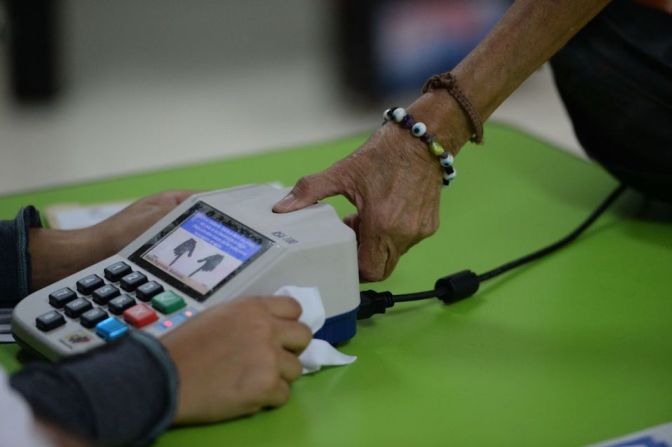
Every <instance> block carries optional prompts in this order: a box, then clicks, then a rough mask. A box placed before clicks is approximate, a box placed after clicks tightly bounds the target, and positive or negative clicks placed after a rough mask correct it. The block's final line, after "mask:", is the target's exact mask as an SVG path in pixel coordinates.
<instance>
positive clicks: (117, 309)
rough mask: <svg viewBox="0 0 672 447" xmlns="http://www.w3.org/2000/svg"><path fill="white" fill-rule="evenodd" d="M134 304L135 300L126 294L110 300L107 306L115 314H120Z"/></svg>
mask: <svg viewBox="0 0 672 447" xmlns="http://www.w3.org/2000/svg"><path fill="white" fill-rule="evenodd" d="M133 306H135V300H134V299H133V298H131V297H130V296H128V295H121V296H118V297H116V298H115V299H113V300H112V301H110V302H109V303H108V305H107V307H108V308H109V309H110V312H112V313H113V314H115V315H121V314H123V313H124V311H125V310H126V309H128V308H129V307H133Z"/></svg>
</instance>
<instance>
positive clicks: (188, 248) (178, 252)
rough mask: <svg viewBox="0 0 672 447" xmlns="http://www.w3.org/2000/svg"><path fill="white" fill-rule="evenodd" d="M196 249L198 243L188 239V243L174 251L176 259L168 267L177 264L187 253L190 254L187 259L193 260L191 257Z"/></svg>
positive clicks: (183, 243) (185, 242) (182, 244)
mask: <svg viewBox="0 0 672 447" xmlns="http://www.w3.org/2000/svg"><path fill="white" fill-rule="evenodd" d="M194 248H196V241H195V240H194V239H187V240H186V241H184V242H182V243H181V244H180V245H178V246H177V247H175V249H174V250H173V253H174V254H175V259H173V262H171V263H170V264H168V265H173V264H175V263H176V262H177V260H178V259H180V258H181V257H182V255H183V254H185V253H187V252H189V254H188V255H187V257H189V258H191V255H193V254H194Z"/></svg>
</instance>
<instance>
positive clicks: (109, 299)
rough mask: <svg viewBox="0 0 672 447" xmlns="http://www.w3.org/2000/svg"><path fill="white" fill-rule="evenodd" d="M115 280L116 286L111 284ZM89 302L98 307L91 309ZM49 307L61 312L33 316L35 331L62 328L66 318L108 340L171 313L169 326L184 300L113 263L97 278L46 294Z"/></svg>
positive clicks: (94, 276) (93, 277)
mask: <svg viewBox="0 0 672 447" xmlns="http://www.w3.org/2000/svg"><path fill="white" fill-rule="evenodd" d="M103 277H104V278H105V279H103ZM117 281H118V284H112V283H116V282H117ZM78 292H79V294H78ZM123 292H127V293H123ZM80 295H84V296H80ZM136 298H137V300H136ZM140 301H144V302H146V303H147V304H144V303H141V302H140ZM93 303H96V304H97V305H98V306H100V307H94V305H93ZM49 304H50V305H51V306H53V307H55V308H57V309H62V311H61V312H59V311H56V310H52V311H50V312H47V313H45V314H43V315H40V316H39V317H37V318H36V319H35V325H36V326H37V328H38V329H39V330H41V331H43V332H47V331H50V330H52V329H55V328H58V327H60V326H63V325H65V324H67V320H66V319H65V316H67V317H70V318H77V319H79V324H81V325H82V326H83V327H84V328H87V329H93V330H95V332H96V333H97V334H98V335H99V336H100V337H101V338H103V339H105V340H106V341H111V340H114V339H116V338H119V337H120V336H122V335H123V334H125V333H126V332H128V328H129V326H133V327H136V328H142V327H145V326H148V325H150V324H152V323H155V322H157V321H158V320H159V319H160V318H161V314H174V315H173V316H172V317H171V320H170V321H166V323H170V325H168V324H166V325H165V327H166V328H170V327H172V326H173V325H174V324H176V322H177V320H175V321H173V319H172V318H173V317H174V318H177V317H178V316H180V315H181V314H179V315H178V313H177V312H178V311H180V309H183V308H184V307H185V306H186V301H185V300H184V298H183V297H181V296H180V295H178V294H177V293H175V292H173V291H170V290H168V291H167V290H165V288H164V286H163V285H161V284H160V283H159V282H158V281H150V280H149V279H148V278H147V276H146V275H144V274H143V273H141V272H139V271H133V269H132V268H131V267H130V266H129V264H127V263H125V262H116V263H114V264H112V265H109V266H107V267H106V268H105V269H104V270H103V274H102V275H100V276H99V275H97V274H92V275H88V276H85V277H83V278H80V279H79V280H78V281H77V282H76V283H75V287H72V286H71V287H63V288H61V289H58V290H55V291H54V292H52V293H50V294H49ZM110 314H112V315H110ZM114 315H118V316H119V317H118V318H115V317H114ZM181 318H183V319H184V318H186V317H181Z"/></svg>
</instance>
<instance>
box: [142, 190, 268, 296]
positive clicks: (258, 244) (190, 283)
mask: <svg viewBox="0 0 672 447" xmlns="http://www.w3.org/2000/svg"><path fill="white" fill-rule="evenodd" d="M271 244H272V242H271V241H270V240H269V239H267V238H265V237H264V236H262V235H260V234H259V233H257V232H256V231H254V230H252V229H250V228H249V227H247V226H245V225H243V224H241V223H240V222H238V221H236V220H234V219H232V218H231V217H229V216H227V215H225V214H223V213H221V212H219V211H217V210H216V209H214V208H212V207H211V206H209V205H206V204H205V203H203V202H199V203H197V204H196V205H195V206H194V207H192V208H191V209H190V210H189V211H187V212H186V213H184V214H183V215H182V216H180V217H179V218H178V219H176V220H175V221H174V222H172V223H171V225H169V226H168V227H166V228H165V229H164V230H162V231H161V232H160V233H159V234H158V235H156V236H155V237H154V238H152V239H151V240H150V241H149V242H148V243H147V244H145V245H143V247H142V248H141V249H140V250H138V251H136V252H135V253H133V255H131V258H130V259H131V260H132V261H134V262H136V263H137V264H139V265H141V266H142V267H144V268H146V269H147V270H149V271H151V272H152V273H154V274H155V275H157V276H159V277H160V278H161V279H163V280H165V281H166V282H168V283H170V284H171V285H173V286H175V287H177V288H179V289H181V290H183V291H185V292H187V293H189V294H190V295H191V296H193V297H194V298H196V299H200V300H203V299H205V298H207V297H208V296H210V295H211V294H212V293H213V292H214V291H215V290H216V289H217V288H219V287H220V286H222V285H223V284H224V283H225V282H226V281H228V280H229V279H230V278H232V277H233V276H234V275H235V274H236V273H238V272H240V271H241V270H242V269H243V268H244V267H245V266H246V265H247V264H249V263H250V262H251V261H252V260H253V259H254V258H256V257H257V256H259V255H260V254H261V253H262V252H263V251H265V250H266V249H267V248H268V246H270V245H271Z"/></svg>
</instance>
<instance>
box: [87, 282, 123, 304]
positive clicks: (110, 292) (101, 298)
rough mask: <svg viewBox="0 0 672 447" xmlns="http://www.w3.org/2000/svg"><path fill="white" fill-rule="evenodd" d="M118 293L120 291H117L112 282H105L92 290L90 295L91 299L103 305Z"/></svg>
mask: <svg viewBox="0 0 672 447" xmlns="http://www.w3.org/2000/svg"><path fill="white" fill-rule="evenodd" d="M120 294H121V292H119V289H117V288H116V287H114V286H113V285H112V284H105V285H104V286H103V287H101V288H99V289H96V290H94V291H93V293H92V294H91V296H92V297H93V301H95V302H96V303H97V304H102V305H105V304H107V303H108V302H109V301H110V300H111V299H112V298H115V297H117V296H119V295H120Z"/></svg>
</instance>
